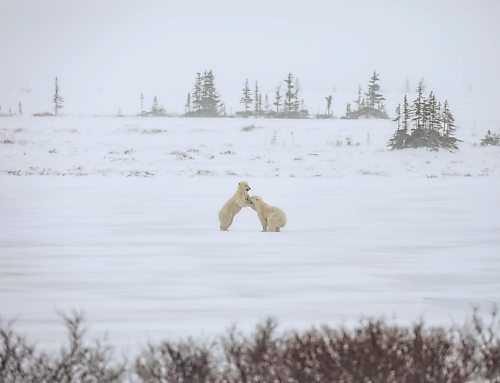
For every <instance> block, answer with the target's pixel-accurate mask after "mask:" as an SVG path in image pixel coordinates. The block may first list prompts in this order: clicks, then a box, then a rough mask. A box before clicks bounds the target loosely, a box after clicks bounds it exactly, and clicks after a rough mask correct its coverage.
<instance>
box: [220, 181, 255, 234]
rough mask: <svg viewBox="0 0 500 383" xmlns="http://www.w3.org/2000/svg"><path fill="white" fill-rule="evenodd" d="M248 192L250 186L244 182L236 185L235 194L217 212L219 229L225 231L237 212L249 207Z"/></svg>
mask: <svg viewBox="0 0 500 383" xmlns="http://www.w3.org/2000/svg"><path fill="white" fill-rule="evenodd" d="M249 190H250V186H248V183H247V182H246V181H241V182H240V183H238V189H236V193H234V194H233V196H232V197H231V198H229V200H228V201H227V202H226V203H225V204H224V206H222V209H221V210H220V211H219V222H220V229H221V230H224V231H225V230H227V229H229V226H231V224H232V223H233V218H234V216H235V215H236V214H238V213H239V211H240V210H241V209H242V208H244V207H246V206H249V205H250V196H249V195H248V191H249Z"/></svg>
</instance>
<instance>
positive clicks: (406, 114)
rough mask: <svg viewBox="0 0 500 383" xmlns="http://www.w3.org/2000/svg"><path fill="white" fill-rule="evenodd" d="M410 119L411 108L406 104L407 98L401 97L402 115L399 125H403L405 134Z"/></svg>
mask: <svg viewBox="0 0 500 383" xmlns="http://www.w3.org/2000/svg"><path fill="white" fill-rule="evenodd" d="M410 120H411V110H410V106H409V105H408V98H407V97H406V94H405V97H404V99H403V115H402V123H401V125H402V126H403V130H404V131H405V134H406V135H408V130H409V127H410Z"/></svg>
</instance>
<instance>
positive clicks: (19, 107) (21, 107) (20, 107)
mask: <svg viewBox="0 0 500 383" xmlns="http://www.w3.org/2000/svg"><path fill="white" fill-rule="evenodd" d="M18 112H19V115H20V116H22V115H23V105H22V104H21V101H19V104H18Z"/></svg>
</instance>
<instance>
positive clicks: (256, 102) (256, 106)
mask: <svg viewBox="0 0 500 383" xmlns="http://www.w3.org/2000/svg"><path fill="white" fill-rule="evenodd" d="M259 98H260V93H259V84H258V82H257V81H255V92H254V99H255V115H258V114H259V113H260V105H259ZM260 99H261V100H262V98H260Z"/></svg>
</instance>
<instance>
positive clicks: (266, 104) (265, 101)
mask: <svg viewBox="0 0 500 383" xmlns="http://www.w3.org/2000/svg"><path fill="white" fill-rule="evenodd" d="M270 107H271V104H270V103H269V97H268V96H267V93H266V96H265V97H264V111H265V112H266V114H267V113H269V108H270Z"/></svg>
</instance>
